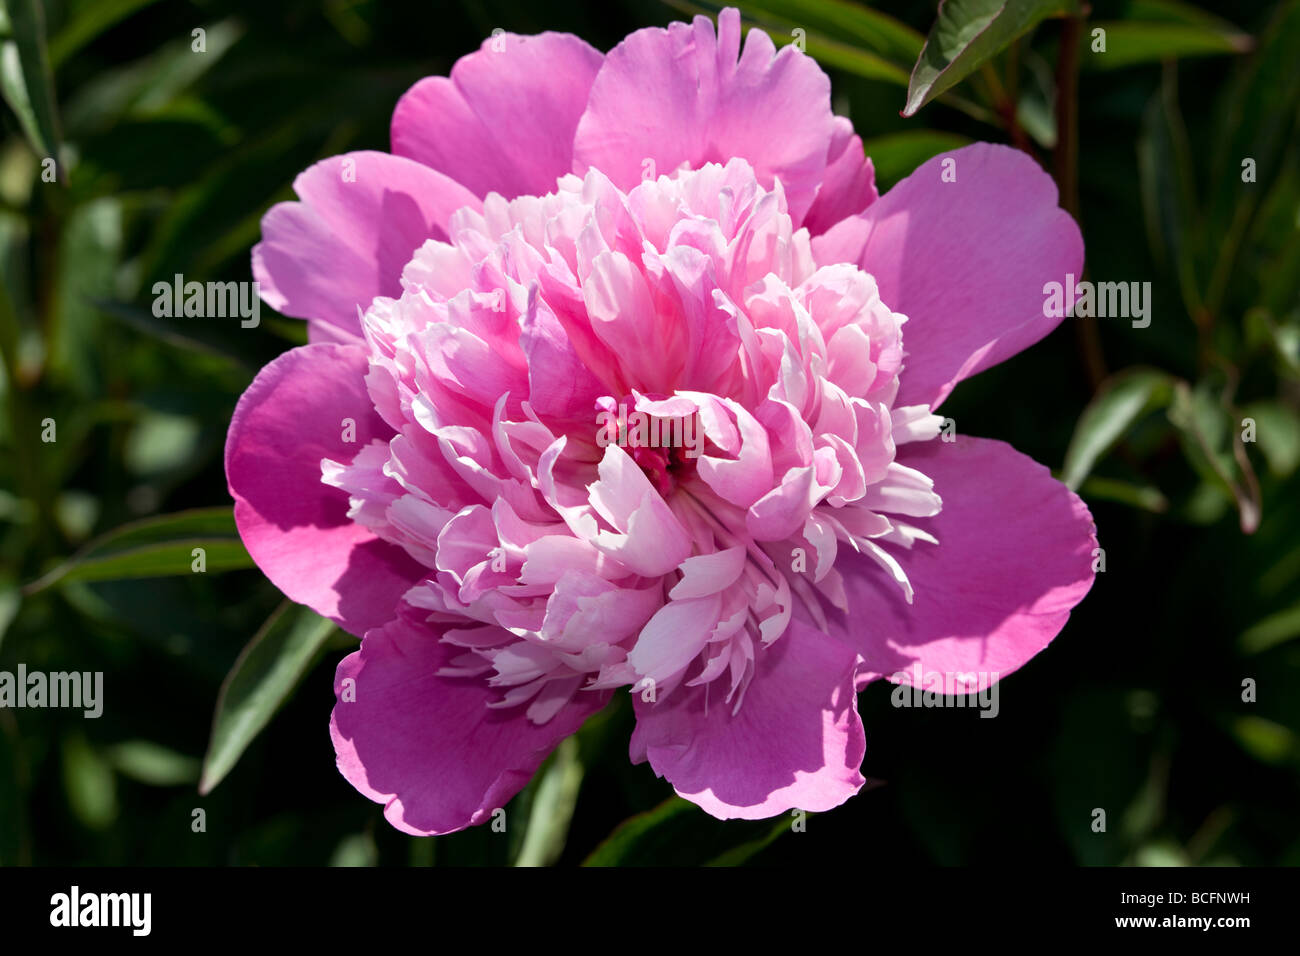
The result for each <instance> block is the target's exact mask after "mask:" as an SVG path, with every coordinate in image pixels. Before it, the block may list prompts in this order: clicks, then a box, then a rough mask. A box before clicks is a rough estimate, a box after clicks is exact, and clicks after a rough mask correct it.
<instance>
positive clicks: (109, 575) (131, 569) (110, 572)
mask: <svg viewBox="0 0 1300 956" xmlns="http://www.w3.org/2000/svg"><path fill="white" fill-rule="evenodd" d="M195 548H203V549H204V553H205V564H206V570H207V571H208V572H213V571H234V570H238V569H241V568H251V567H253V566H254V564H253V559H252V558H251V557H249V555H248V552H247V551H246V550H245V549H244V545H243V542H242V541H240V539H239V532H238V530H237V529H236V527H235V517H234V514H233V513H232V511H231V509H230V508H229V507H225V506H222V507H217V508H199V509H195V510H193V511H181V512H178V513H176V514H172V515H162V516H160V517H157V518H146V519H145V520H143V521H136V522H133V523H131V524H128V525H123V526H122V527H120V528H117V529H115V530H113V531H110V532H108V533H107V534H105V535H102V536H100V537H99V538H96V539H95V540H94V541H91V542H90V543H89V544H87V545H86V547H84V548H82V549H81V550H80V551H79V552H77V553H76V554H75V555H73V556H72V557H71V558H69V559H68V560H67V561H65V562H64V563H63V564H61V565H59V566H58V567H56V568H54V569H53V570H52V571H50V572H49V573H47V574H46V575H45V576H44V577H42V578H41V579H40V580H38V581H34V582H33V583H31V584H29V585H27V587H26V588H24V593H26V594H35V593H37V592H38V591H43V590H45V589H46V588H48V587H50V586H51V585H53V584H59V583H64V584H66V583H69V582H72V581H114V580H125V579H129V578H152V577H170V576H172V575H178V574H192V573H195V572H194V571H193V567H192V566H193V562H194V555H193V549H195Z"/></svg>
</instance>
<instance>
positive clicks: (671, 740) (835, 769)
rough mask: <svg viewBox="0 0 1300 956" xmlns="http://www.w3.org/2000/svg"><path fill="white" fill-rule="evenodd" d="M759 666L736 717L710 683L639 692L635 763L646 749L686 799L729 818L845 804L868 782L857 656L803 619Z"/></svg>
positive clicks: (762, 652) (760, 656)
mask: <svg viewBox="0 0 1300 956" xmlns="http://www.w3.org/2000/svg"><path fill="white" fill-rule="evenodd" d="M755 666H756V667H757V672H756V673H755V675H754V679H753V681H752V682H751V683H750V685H749V687H748V689H747V690H746V691H745V699H744V703H743V706H742V707H741V708H740V713H738V714H736V715H734V716H733V715H732V704H734V703H735V702H734V701H732V704H728V703H727V702H725V701H724V700H723V697H724V696H725V695H723V694H722V693H720V692H719V691H718V688H717V687H716V686H712V685H708V684H706V685H704V686H701V687H695V688H690V687H685V686H683V687H679V688H678V689H677V690H675V691H673V692H672V694H670V695H669V696H668V697H667V698H665V699H663V700H662V702H660V703H647V702H645V701H644V700H642V699H641V697H639V696H638V698H637V700H636V714H637V726H636V732H635V733H634V734H633V738H632V753H633V759H636V755H637V754H640V753H644V754H645V757H646V759H648V760H649V761H650V766H651V767H653V768H654V771H655V773H657V774H658V775H659V776H661V777H664V778H666V779H667V780H668V781H669V782H670V783H671V784H672V785H673V788H674V789H675V790H676V791H677V793H679V794H680V795H681V796H683V797H685V798H686V799H687V800H690V801H692V802H694V803H697V804H699V805H700V806H701V807H703V808H704V809H705V810H707V811H708V812H709V813H711V814H713V815H714V816H715V817H718V818H719V819H723V820H729V819H733V818H741V819H746V820H757V819H762V818H764V817H770V816H774V815H776V814H778V813H784V812H785V811H787V810H790V809H792V808H798V809H800V810H808V811H820V810H829V809H831V808H832V807H837V806H839V805H840V804H841V803H843V802H844V801H845V800H847V799H848V798H849V797H851V796H853V794H855V793H857V792H858V790H859V788H861V786H862V784H863V783H864V782H865V781H864V779H863V777H862V775H861V774H860V773H859V772H858V768H859V767H860V766H861V764H862V757H863V754H864V753H865V752H866V738H865V736H864V734H863V731H862V722H861V720H859V719H858V711H857V697H856V695H855V693H854V671H855V658H854V654H853V652H852V651H850V650H849V649H847V648H846V647H844V645H842V644H840V643H839V642H838V641H836V640H835V639H833V638H831V637H829V636H827V635H825V634H823V633H821V632H820V631H817V630H815V629H813V628H812V627H810V626H808V624H807V623H805V622H803V621H800V620H798V619H795V620H793V621H791V623H790V627H789V629H788V630H787V631H786V632H785V634H784V635H782V636H781V637H780V638H779V639H778V640H777V641H776V642H775V643H774V644H772V645H771V646H770V647H768V648H760V649H759V650H758V652H757V655H756V657H755Z"/></svg>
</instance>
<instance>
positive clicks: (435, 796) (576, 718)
mask: <svg viewBox="0 0 1300 956" xmlns="http://www.w3.org/2000/svg"><path fill="white" fill-rule="evenodd" d="M464 652H465V651H464V648H461V647H456V646H454V645H450V644H445V643H443V642H442V641H440V640H439V635H438V632H437V631H436V630H434V629H433V627H432V626H430V625H428V624H425V623H422V622H420V621H419V620H418V619H415V618H414V617H413V615H411V614H409V613H407V614H403V615H401V616H399V617H398V618H397V619H396V620H394V621H392V622H391V623H389V624H388V625H386V626H385V627H381V628H376V629H374V630H372V631H369V632H368V633H367V634H366V636H365V639H364V640H362V642H361V650H359V651H357V652H355V653H353V654H350V655H349V656H348V657H346V658H344V659H343V661H342V662H341V663H340V664H339V667H338V671H337V673H336V675H335V678H334V695H335V698H336V701H337V702H336V703H335V705H334V713H333V715H332V716H331V718H330V736H331V737H332V738H333V741H334V750H335V753H336V754H337V757H338V767H339V770H340V771H341V772H342V773H343V776H344V777H346V778H347V779H348V782H349V783H351V784H352V785H353V786H354V787H356V788H357V789H358V790H360V791H361V793H363V794H364V795H365V796H367V797H369V798H370V799H371V800H374V801H376V802H378V803H383V804H385V808H384V816H385V817H387V818H388V822H389V823H391V824H392V825H393V826H395V827H397V828H398V829H399V830H402V831H404V832H406V833H411V834H415V835H428V834H435V833H451V832H453V831H455V830H462V829H464V828H465V827H467V826H472V825H474V824H476V823H481V822H483V821H484V820H487V819H488V818H490V817H491V815H492V811H493V810H495V809H497V808H498V807H503V806H504V805H505V804H506V802H507V801H508V800H509V799H510V798H511V797H513V796H514V795H515V794H516V793H518V792H519V790H520V788H522V787H523V785H524V784H526V783H527V782H528V780H529V778H530V777H531V776H532V775H533V772H534V771H535V770H536V769H537V768H538V766H539V765H540V764H541V762H542V761H543V760H544V759H546V755H547V754H548V753H550V751H551V750H552V748H554V747H555V745H556V744H557V743H559V742H560V741H561V740H562V739H564V738H565V737H567V736H569V735H570V734H572V733H574V732H575V731H576V730H577V729H578V728H579V727H581V726H582V722H583V721H584V720H586V718H587V717H588V716H589V715H590V714H592V713H594V712H595V711H596V710H599V709H600V708H601V707H602V706H604V705H605V703H606V702H607V701H608V700H609V694H608V692H606V693H589V692H585V691H578V692H577V694H576V695H575V696H574V699H573V700H572V701H571V702H569V703H568V704H565V705H564V706H563V707H562V708H561V709H560V711H559V713H557V714H556V715H555V716H554V717H552V718H551V719H550V720H549V721H547V722H546V723H544V724H535V723H533V722H532V721H531V720H529V719H528V717H527V716H526V715H525V710H524V708H523V707H510V708H502V709H496V708H489V707H488V704H489V703H491V702H493V701H495V700H497V699H498V698H500V696H501V693H500V691H499V690H494V689H493V688H491V687H489V686H488V684H487V682H486V681H484V680H483V679H482V678H453V677H439V676H438V674H437V672H438V670H440V669H441V668H443V667H445V666H448V665H449V664H450V663H451V661H452V660H453V659H454V658H456V657H457V656H459V655H461V654H464ZM349 679H350V680H351V681H352V682H353V683H352V684H351V685H349V686H347V687H345V686H344V683H343V682H344V681H345V680H349ZM349 698H352V699H349Z"/></svg>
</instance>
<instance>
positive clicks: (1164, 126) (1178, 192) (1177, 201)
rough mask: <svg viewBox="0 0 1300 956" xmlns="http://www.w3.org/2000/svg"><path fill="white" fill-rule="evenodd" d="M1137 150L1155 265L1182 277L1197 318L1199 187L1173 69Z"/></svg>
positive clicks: (1159, 92)
mask: <svg viewBox="0 0 1300 956" xmlns="http://www.w3.org/2000/svg"><path fill="white" fill-rule="evenodd" d="M1137 149H1138V179H1139V184H1140V186H1141V194H1142V209H1143V214H1144V218H1145V220H1146V226H1147V240H1148V242H1149V244H1150V246H1151V249H1152V252H1153V253H1154V255H1155V258H1156V261H1157V262H1160V263H1162V264H1163V265H1165V266H1166V267H1167V268H1169V269H1170V271H1172V272H1173V273H1174V274H1175V275H1177V277H1178V284H1179V289H1180V291H1181V292H1182V297H1183V304H1184V305H1185V306H1186V307H1187V310H1188V312H1189V313H1190V314H1191V315H1196V314H1197V313H1198V312H1199V311H1200V309H1201V293H1200V291H1199V287H1198V280H1197V274H1196V267H1195V259H1196V257H1195V249H1194V248H1193V246H1192V243H1191V240H1190V239H1189V236H1190V235H1191V227H1192V221H1193V219H1194V217H1195V214H1196V206H1195V196H1196V184H1195V182H1194V181H1193V176H1192V160H1191V147H1190V145H1189V144H1188V140H1187V130H1186V128H1185V127H1184V125H1183V118H1182V113H1181V111H1180V110H1179V107H1178V88H1177V74H1176V72H1175V69H1174V67H1172V66H1169V67H1166V68H1165V71H1164V74H1163V76H1162V78H1161V84H1160V89H1159V90H1157V91H1156V93H1155V95H1154V96H1152V98H1151V101H1150V102H1149V103H1148V104H1147V108H1146V111H1145V112H1144V113H1143V116H1142V127H1141V130H1140V132H1139V134H1138V143H1137Z"/></svg>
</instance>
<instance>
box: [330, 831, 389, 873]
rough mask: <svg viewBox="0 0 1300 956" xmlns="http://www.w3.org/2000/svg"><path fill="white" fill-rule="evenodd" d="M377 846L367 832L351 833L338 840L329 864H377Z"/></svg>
mask: <svg viewBox="0 0 1300 956" xmlns="http://www.w3.org/2000/svg"><path fill="white" fill-rule="evenodd" d="M378 863H379V848H378V847H376V846H375V838H374V837H372V836H371V835H370V834H369V833H352V834H349V835H348V836H345V837H344V838H343V839H342V840H340V841H339V845H338V846H336V847H335V848H334V852H333V854H331V856H330V862H329V865H330V866H377V865H378Z"/></svg>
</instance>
